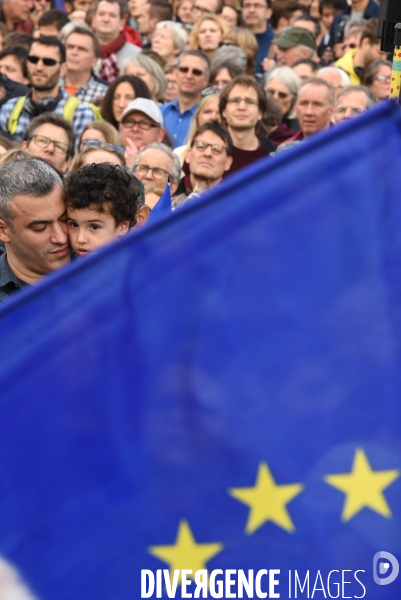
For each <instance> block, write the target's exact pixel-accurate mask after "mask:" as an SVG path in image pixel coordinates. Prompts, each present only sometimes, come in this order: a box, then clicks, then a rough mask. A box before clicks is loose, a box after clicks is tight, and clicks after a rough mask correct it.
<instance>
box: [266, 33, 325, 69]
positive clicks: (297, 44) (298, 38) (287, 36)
mask: <svg viewBox="0 0 401 600" xmlns="http://www.w3.org/2000/svg"><path fill="white" fill-rule="evenodd" d="M272 43H273V44H274V45H275V46H276V48H277V50H276V59H277V65H278V66H279V67H283V66H287V67H292V66H293V64H294V63H296V62H297V61H298V60H301V59H303V58H307V59H311V58H312V57H313V56H314V54H315V51H316V42H315V38H314V37H313V35H312V34H311V32H310V31H308V30H307V29H305V28H304V27H288V28H287V29H284V30H283V31H281V33H279V34H278V35H277V36H276V37H275V38H274V40H273V42H272Z"/></svg>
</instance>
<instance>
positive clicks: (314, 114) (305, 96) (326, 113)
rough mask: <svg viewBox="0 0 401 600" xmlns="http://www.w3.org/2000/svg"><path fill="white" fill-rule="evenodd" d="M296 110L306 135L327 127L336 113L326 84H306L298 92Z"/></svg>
mask: <svg viewBox="0 0 401 600" xmlns="http://www.w3.org/2000/svg"><path fill="white" fill-rule="evenodd" d="M295 112H296V114H297V117H298V120H299V124H300V126H301V129H302V132H303V134H304V136H306V137H307V136H308V135H311V134H312V133H315V132H316V131H320V130H322V129H327V128H328V127H329V126H330V120H331V117H332V116H333V113H334V107H333V106H332V105H331V103H330V93H329V90H328V89H327V88H326V86H324V85H314V84H307V85H305V87H303V88H302V89H301V90H300V91H299V93H298V99H297V102H296V105H295Z"/></svg>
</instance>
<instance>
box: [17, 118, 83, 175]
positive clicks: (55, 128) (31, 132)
mask: <svg viewBox="0 0 401 600" xmlns="http://www.w3.org/2000/svg"><path fill="white" fill-rule="evenodd" d="M21 148H22V149H23V150H26V151H27V152H29V154H32V156H35V157H36V158H42V159H43V160H45V161H46V162H48V163H49V164H50V165H52V167H55V168H56V169H58V171H60V172H61V173H66V171H67V169H68V167H69V166H70V163H71V159H72V156H73V154H74V132H73V130H72V127H71V125H70V123H68V121H66V120H65V119H63V117H61V116H60V115H56V114H54V113H44V114H43V115H39V117H35V119H34V120H33V121H32V123H30V124H29V125H28V127H27V128H26V129H25V131H24V139H23V142H22V144H21Z"/></svg>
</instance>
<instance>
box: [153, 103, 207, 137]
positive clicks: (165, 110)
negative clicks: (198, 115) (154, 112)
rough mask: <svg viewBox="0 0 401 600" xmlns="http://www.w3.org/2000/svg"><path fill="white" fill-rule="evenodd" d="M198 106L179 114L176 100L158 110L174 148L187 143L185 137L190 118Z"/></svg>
mask: <svg viewBox="0 0 401 600" xmlns="http://www.w3.org/2000/svg"><path fill="white" fill-rule="evenodd" d="M197 107H198V104H195V105H194V106H192V108H188V109H187V110H186V111H185V112H183V113H180V107H179V104H178V98H176V99H175V100H171V102H167V104H162V105H161V107H160V109H161V111H162V114H163V121H164V126H165V128H166V129H167V133H168V134H169V136H170V138H171V141H172V143H173V146H174V148H177V147H178V146H183V145H184V144H185V142H186V141H187V135H188V130H189V126H190V124H191V121H192V118H193V116H194V114H195V112H196V109H197Z"/></svg>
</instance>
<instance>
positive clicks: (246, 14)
mask: <svg viewBox="0 0 401 600" xmlns="http://www.w3.org/2000/svg"><path fill="white" fill-rule="evenodd" d="M242 16H243V19H244V23H245V25H246V26H247V27H250V28H251V29H252V28H253V27H258V28H259V27H260V28H263V27H265V26H266V23H267V20H268V19H270V16H271V9H270V8H269V7H268V6H267V2H266V0H244V3H243V5H242Z"/></svg>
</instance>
